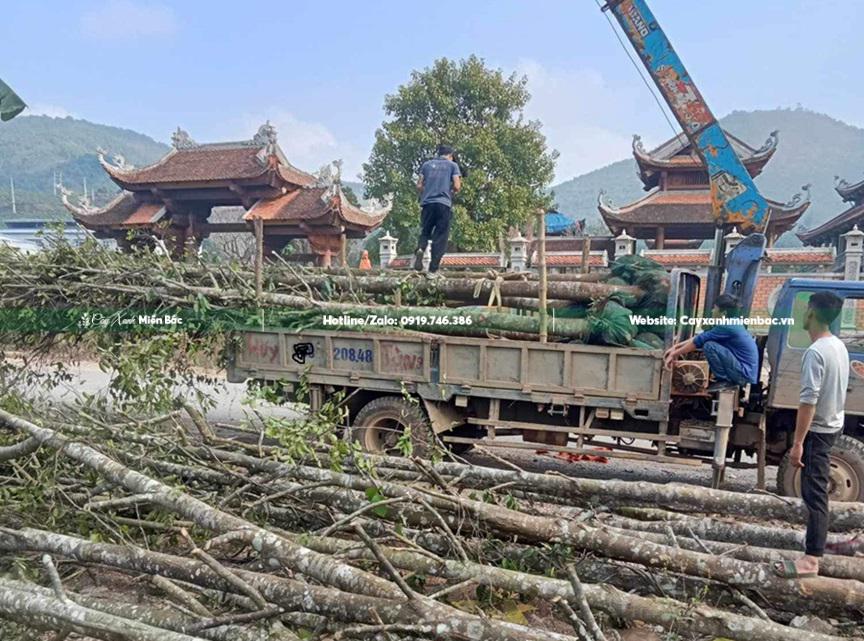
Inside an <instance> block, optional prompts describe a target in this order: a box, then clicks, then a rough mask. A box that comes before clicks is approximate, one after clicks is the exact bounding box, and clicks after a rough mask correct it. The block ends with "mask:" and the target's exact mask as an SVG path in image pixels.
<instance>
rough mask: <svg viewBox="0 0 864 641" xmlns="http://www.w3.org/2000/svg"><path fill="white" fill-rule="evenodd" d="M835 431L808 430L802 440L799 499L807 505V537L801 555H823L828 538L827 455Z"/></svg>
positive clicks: (828, 457)
mask: <svg viewBox="0 0 864 641" xmlns="http://www.w3.org/2000/svg"><path fill="white" fill-rule="evenodd" d="M836 439H837V434H819V433H817V432H808V434H807V438H805V439H804V455H803V456H802V457H801V462H802V463H804V469H803V470H801V498H802V499H804V504H805V505H806V506H807V537H806V539H805V547H804V550H805V554H808V555H810V556H822V555H823V554H825V540H826V539H827V538H828V483H829V480H830V472H831V466H830V456H829V455H830V454H831V448H832V447H834V441H835V440H836Z"/></svg>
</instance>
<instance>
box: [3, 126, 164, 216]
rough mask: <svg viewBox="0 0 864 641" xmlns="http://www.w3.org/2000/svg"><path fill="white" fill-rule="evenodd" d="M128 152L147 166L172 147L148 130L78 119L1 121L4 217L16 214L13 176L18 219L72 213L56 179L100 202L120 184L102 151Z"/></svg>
mask: <svg viewBox="0 0 864 641" xmlns="http://www.w3.org/2000/svg"><path fill="white" fill-rule="evenodd" d="M99 147H101V148H102V149H105V150H106V151H107V152H108V153H109V154H110V155H113V154H122V155H123V156H124V157H125V158H126V160H127V161H128V162H130V163H132V164H133V165H144V164H148V163H151V162H154V161H155V160H157V159H159V158H160V157H161V156H163V155H164V154H165V153H166V152H167V151H168V149H169V147H168V146H167V145H164V144H162V143H158V142H156V141H155V140H153V139H151V138H148V137H147V136H145V135H143V134H139V133H136V132H134V131H130V130H128V129H120V128H118V127H109V126H107V125H97V124H94V123H91V122H87V121H86V120H77V119H75V118H51V117H48V116H25V117H18V118H16V119H14V120H11V121H9V122H7V123H3V124H2V125H0V220H3V219H5V218H11V217H12V198H11V193H10V184H9V179H10V177H11V178H13V179H14V181H15V203H16V205H17V217H18V218H52V217H56V216H64V217H65V216H66V211H65V209H64V208H63V206H62V205H61V204H60V200H59V198H58V197H57V195H55V193H54V186H53V185H54V182H53V181H54V178H55V176H56V177H57V178H58V179H60V177H62V180H63V184H64V185H66V186H67V187H68V188H69V189H72V190H73V191H75V192H77V193H82V192H83V190H84V181H85V180H86V182H87V191H88V192H90V191H92V192H94V195H95V200H96V203H97V204H102V203H104V202H106V201H107V200H109V199H110V198H111V197H112V195H113V194H115V193H116V192H117V186H116V185H115V184H114V183H113V182H111V180H109V179H108V177H107V175H106V174H105V171H104V170H103V169H102V167H101V166H100V165H99V161H98V159H97V156H96V149H97V148H99Z"/></svg>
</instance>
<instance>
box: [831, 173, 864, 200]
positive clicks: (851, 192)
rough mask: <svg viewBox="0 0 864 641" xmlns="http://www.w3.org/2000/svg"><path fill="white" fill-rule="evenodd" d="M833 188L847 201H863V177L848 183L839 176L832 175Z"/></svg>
mask: <svg viewBox="0 0 864 641" xmlns="http://www.w3.org/2000/svg"><path fill="white" fill-rule="evenodd" d="M834 189H835V191H836V192H837V193H838V194H840V197H841V198H842V199H843V200H844V201H845V202H847V203H855V204H860V203H861V202H862V201H864V178H862V179H861V180H860V181H858V182H857V183H850V182H848V181H847V180H846V179H844V178H840V176H834Z"/></svg>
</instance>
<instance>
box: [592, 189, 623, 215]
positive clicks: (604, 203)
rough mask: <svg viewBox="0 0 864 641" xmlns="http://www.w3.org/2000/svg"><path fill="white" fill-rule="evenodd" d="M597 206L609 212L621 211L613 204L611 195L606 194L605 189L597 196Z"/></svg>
mask: <svg viewBox="0 0 864 641" xmlns="http://www.w3.org/2000/svg"><path fill="white" fill-rule="evenodd" d="M597 205H598V206H599V207H600V208H601V209H605V210H606V211H608V212H619V211H620V209H618V207H616V206H615V205H613V204H612V200H611V199H610V198H609V194H607V193H606V190H605V189H601V190H600V193H599V194H597Z"/></svg>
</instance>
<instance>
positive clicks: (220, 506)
mask: <svg viewBox="0 0 864 641" xmlns="http://www.w3.org/2000/svg"><path fill="white" fill-rule="evenodd" d="M192 426H194V428H193V427H192ZM277 428H278V425H275V424H273V423H272V422H271V423H268V424H267V426H266V428H265V424H264V423H262V424H260V425H258V424H255V425H246V426H236V429H237V430H238V431H237V433H235V434H234V437H232V438H227V437H226V436H224V435H221V433H220V432H218V431H217V430H216V428H215V427H214V426H213V425H211V424H209V423H208V422H207V421H206V420H205V418H204V417H203V415H202V414H201V413H200V412H199V411H198V410H197V409H196V408H195V407H193V406H191V405H188V404H187V405H185V407H184V409H183V410H177V411H174V412H170V413H168V414H165V415H160V416H155V417H150V418H147V419H144V418H132V417H129V418H127V419H124V420H123V421H122V422H118V418H117V417H116V416H113V415H111V414H109V413H107V412H101V411H97V410H95V409H91V410H89V411H83V410H76V411H75V412H72V411H71V410H68V409H67V410H63V411H61V410H59V409H56V408H54V409H42V410H40V411H38V412H36V413H33V412H31V413H29V414H28V415H27V416H21V415H16V414H13V413H10V412H7V411H0V434H2V435H3V443H4V445H3V446H2V447H0V478H2V484H3V486H2V492H3V494H2V495H3V503H2V505H0V522H2V524H3V525H2V527H0V555H2V557H0V558H2V573H3V574H2V576H3V578H0V618H2V619H5V620H7V621H12V622H15V623H14V625H19V626H20V628H19V630H23V629H26V630H43V631H53V632H56V633H57V634H58V635H59V637H61V638H62V637H63V635H65V634H73V635H81V636H83V637H87V638H96V639H110V640H112V641H113V640H117V639H121V640H126V639H130V640H131V639H135V640H142V639H146V640H150V639H152V640H154V641H155V640H159V641H164V640H168V641H175V640H176V641H180V640H183V641H188V640H189V639H215V640H225V641H229V640H230V641H235V640H238V639H240V640H250V641H251V640H257V639H290V640H295V639H319V640H322V641H323V640H324V639H382V640H392V641H395V640H403V639H429V640H432V639H435V640H444V641H447V640H450V639H453V640H456V639H458V640H460V641H463V640H478V641H479V640H485V641H532V640H536V641H573V640H576V639H581V640H583V641H601V640H603V639H608V640H610V641H611V640H613V639H616V638H618V636H619V634H623V633H624V630H626V629H628V628H636V630H638V632H636V635H637V636H629V637H628V638H649V632H650V633H651V634H654V633H656V632H660V634H662V636H660V637H659V638H663V639H668V640H670V641H671V640H676V639H681V640H683V639H688V640H689V639H693V640H702V639H705V640H714V639H732V640H735V641H757V640H758V641H839V639H841V638H861V635H862V634H864V626H862V623H861V622H862V620H864V558H860V557H856V556H852V555H851V554H854V553H855V552H856V546H855V543H854V542H852V543H849V539H852V538H854V537H853V533H854V531H861V530H864V505H861V504H834V505H832V507H831V510H832V515H831V516H832V530H833V533H832V535H831V540H830V541H829V543H830V544H831V545H832V546H834V547H833V548H832V550H834V551H835V552H836V553H834V554H829V555H828V556H826V557H825V560H824V562H823V565H822V568H823V573H822V574H823V575H822V576H820V577H818V578H815V579H808V580H804V581H789V580H784V579H780V578H777V577H775V576H774V575H773V574H772V573H771V571H770V569H769V567H768V563H769V562H770V561H772V560H776V559H782V558H793V557H794V556H795V555H796V554H798V552H796V551H795V549H797V548H799V547H800V543H801V534H802V531H801V523H802V521H803V517H804V508H803V506H802V504H801V502H800V501H798V500H795V499H788V498H779V497H776V496H772V495H768V494H742V493H732V492H724V491H715V490H709V489H705V488H700V487H694V486H686V485H676V484H669V485H655V484H649V483H631V482H623V481H596V480H586V479H578V478H569V477H564V476H560V475H553V474H536V473H529V472H525V471H523V470H521V469H519V468H517V467H515V466H513V465H512V464H508V465H506V466H505V467H503V468H501V469H493V468H484V467H477V466H472V465H466V464H464V463H462V462H459V461H458V460H456V459H454V458H453V457H452V456H451V455H449V454H443V453H442V454H441V455H440V456H433V457H432V458H427V459H419V458H416V457H413V456H411V452H410V451H408V452H406V454H407V456H406V457H402V458H394V457H371V456H367V455H362V454H361V453H359V452H357V451H356V450H354V449H352V448H350V447H348V446H345V447H344V448H343V449H340V446H339V445H338V443H336V442H333V441H323V442H322V441H310V442H307V443H306V444H305V447H303V448H299V449H298V448H294V449H292V448H291V447H285V446H280V445H274V444H273V441H272V440H270V439H269V438H267V437H275V438H277V439H278V438H279V437H280V434H279V431H278V429H277ZM259 430H260V433H259ZM265 431H266V433H265ZM325 443H326V447H327V448H328V449H322V448H323V447H324V446H325ZM288 445H290V444H288ZM334 448H335V449H336V450H337V451H336V452H335V453H334V451H333V450H334ZM844 554H845V555H844ZM0 625H3V624H2V623H0ZM9 625H13V624H9ZM10 629H11V628H10ZM0 630H2V628H0ZM652 630H653V632H652ZM630 633H631V634H632V633H633V631H632V630H630ZM0 636H3V638H4V639H5V638H15V637H12V636H11V635H9V634H7V635H0ZM46 638H47V637H46ZM55 638H56V637H55ZM71 638H74V637H71ZM650 638H657V637H650Z"/></svg>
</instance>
